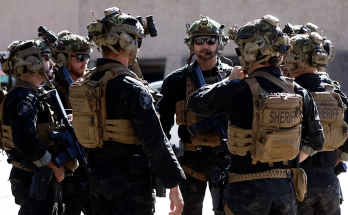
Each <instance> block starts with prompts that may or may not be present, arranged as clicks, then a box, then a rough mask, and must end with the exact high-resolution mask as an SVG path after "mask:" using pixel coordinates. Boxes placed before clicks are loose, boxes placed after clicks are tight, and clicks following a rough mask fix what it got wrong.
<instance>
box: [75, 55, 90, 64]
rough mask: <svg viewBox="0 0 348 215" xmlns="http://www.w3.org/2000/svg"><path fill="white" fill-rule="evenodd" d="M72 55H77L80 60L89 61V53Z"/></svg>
mask: <svg viewBox="0 0 348 215" xmlns="http://www.w3.org/2000/svg"><path fill="white" fill-rule="evenodd" d="M71 57H76V58H77V61H78V62H84V61H87V62H88V61H89V58H90V56H89V54H77V55H75V56H71Z"/></svg>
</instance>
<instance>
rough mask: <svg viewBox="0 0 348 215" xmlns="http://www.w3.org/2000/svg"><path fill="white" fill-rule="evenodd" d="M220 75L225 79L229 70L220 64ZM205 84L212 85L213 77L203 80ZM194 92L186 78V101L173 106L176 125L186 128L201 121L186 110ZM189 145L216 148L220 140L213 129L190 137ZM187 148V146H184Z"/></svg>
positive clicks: (226, 66) (189, 69)
mask: <svg viewBox="0 0 348 215" xmlns="http://www.w3.org/2000/svg"><path fill="white" fill-rule="evenodd" d="M222 68H223V71H222V75H223V77H225V75H226V72H227V71H228V70H229V69H230V68H231V67H229V66H228V65H227V64H222ZM191 70H192V64H191V65H190V66H189V67H188V72H191ZM205 80H206V82H207V83H214V82H215V77H210V78H205ZM195 90H196V88H195V85H194V84H193V82H192V80H191V79H190V78H189V77H187V78H186V100H182V101H179V102H177V103H176V104H175V110H176V124H178V125H186V126H187V127H189V126H191V125H194V124H196V123H198V122H200V121H201V117H199V116H197V115H195V114H194V113H192V112H191V111H189V110H188V109H187V101H188V97H189V96H190V94H191V93H193V92H194V91H195ZM191 143H192V144H193V145H194V146H209V147H216V146H219V145H220V138H219V135H218V134H217V132H216V130H215V129H207V130H204V131H202V132H200V133H197V134H195V135H194V136H191ZM186 147H187V146H186Z"/></svg>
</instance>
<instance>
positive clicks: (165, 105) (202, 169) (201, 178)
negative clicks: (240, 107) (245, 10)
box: [159, 16, 232, 215]
mask: <svg viewBox="0 0 348 215" xmlns="http://www.w3.org/2000/svg"><path fill="white" fill-rule="evenodd" d="M186 26H187V31H186V32H187V34H188V37H186V38H185V44H186V45H187V46H188V48H189V51H190V58H189V59H188V62H187V65H186V66H184V67H182V68H180V69H178V70H176V71H174V72H172V73H171V74H169V75H168V76H167V77H166V78H165V80H164V81H163V85H162V88H161V94H162V95H163V99H162V100H161V102H160V103H159V113H160V116H161V118H160V119H161V124H162V126H163V130H164V132H165V133H166V135H167V137H169V138H170V137H171V134H170V130H171V128H172V126H173V124H174V115H175V114H176V123H177V124H178V125H179V129H178V132H179V137H180V143H179V149H178V151H179V152H177V155H178V156H182V154H184V155H183V157H182V158H181V159H182V160H181V161H180V163H181V165H182V168H183V170H184V172H185V174H186V177H187V179H186V180H185V181H184V182H182V183H181V184H180V190H181V192H182V195H183V198H184V201H185V206H184V211H183V214H197V215H198V214H202V208H203V200H204V195H205V190H206V187H207V182H209V188H210V191H211V188H212V183H211V182H212V181H211V171H212V169H213V168H214V167H218V168H220V169H221V170H224V169H225V168H226V167H227V166H228V159H226V158H225V153H224V151H223V150H221V148H222V145H221V137H219V134H218V132H217V130H216V129H215V128H214V127H213V128H207V127H206V125H205V124H204V123H203V121H201V119H200V117H199V116H197V115H195V114H193V113H192V112H191V111H188V110H187V98H188V96H189V95H190V94H191V93H192V92H194V91H195V90H196V89H198V87H197V85H196V84H197V82H198V80H197V77H195V76H194V72H195V71H193V67H194V66H195V65H198V66H199V67H200V69H201V71H202V72H199V73H200V75H202V76H203V77H204V80H205V82H206V83H207V84H213V83H215V82H217V81H220V80H222V79H223V78H225V77H226V73H228V72H231V70H232V67H230V66H229V65H227V64H224V63H221V61H220V58H219V56H220V55H221V54H222V52H223V49H224V46H225V45H226V44H227V43H228V37H226V36H224V31H223V28H224V27H225V26H224V25H220V24H219V23H218V22H216V21H214V20H212V19H210V18H209V17H204V16H202V17H201V19H200V20H198V21H195V22H194V23H193V24H192V25H190V24H187V25H186ZM193 55H196V60H195V61H194V63H192V64H190V63H191V58H192V57H193ZM223 126H224V128H223V130H224V132H225V131H226V129H227V120H226V119H225V122H224V124H223ZM193 127H199V129H198V130H199V132H196V131H192V128H193ZM190 129H191V130H190ZM225 138H226V137H225ZM180 150H181V152H180ZM180 154H181V155H180Z"/></svg>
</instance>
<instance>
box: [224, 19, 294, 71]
mask: <svg viewBox="0 0 348 215" xmlns="http://www.w3.org/2000/svg"><path fill="white" fill-rule="evenodd" d="M278 24H279V20H278V19H277V18H276V17H274V16H272V15H266V16H264V17H262V18H261V19H257V20H254V21H251V22H248V23H246V24H244V25H242V27H241V28H240V29H239V30H238V31H237V28H236V26H235V27H234V28H231V29H230V30H229V38H230V39H233V40H234V42H235V44H236V45H238V47H239V50H240V52H241V57H242V67H243V70H245V71H248V70H249V69H250V68H251V67H253V66H255V65H258V64H260V63H262V62H265V61H268V59H269V58H270V57H272V56H281V55H283V54H286V53H288V51H289V47H290V38H289V37H288V36H287V35H286V34H283V32H282V30H281V29H280V28H279V26H278Z"/></svg>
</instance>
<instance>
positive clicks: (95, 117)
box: [69, 63, 139, 148]
mask: <svg viewBox="0 0 348 215" xmlns="http://www.w3.org/2000/svg"><path fill="white" fill-rule="evenodd" d="M105 70H107V72H106V73H105V75H104V76H103V77H102V78H101V79H100V80H99V81H93V80H90V78H91V77H92V76H93V75H94V74H95V73H97V72H99V71H105ZM119 75H126V76H130V77H133V78H135V79H137V80H138V77H137V76H136V75H135V74H134V73H133V72H132V71H131V70H129V69H128V68H127V67H125V66H123V65H122V64H118V63H110V64H105V65H103V66H101V67H99V68H95V69H92V70H91V71H90V72H89V73H87V74H86V75H85V76H84V78H83V79H82V81H80V82H78V83H76V84H73V85H71V86H70V89H69V99H70V102H71V106H72V109H73V116H74V118H73V125H74V130H75V134H76V137H77V139H78V140H79V142H80V144H81V145H83V146H84V147H87V148H95V147H101V146H102V145H103V141H117V142H121V143H125V144H139V139H138V138H137V137H136V136H135V134H134V130H133V128H132V125H131V122H130V121H129V120H127V119H107V112H106V100H105V91H106V85H107V82H108V81H109V80H111V79H113V78H116V77H117V76H119Z"/></svg>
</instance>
